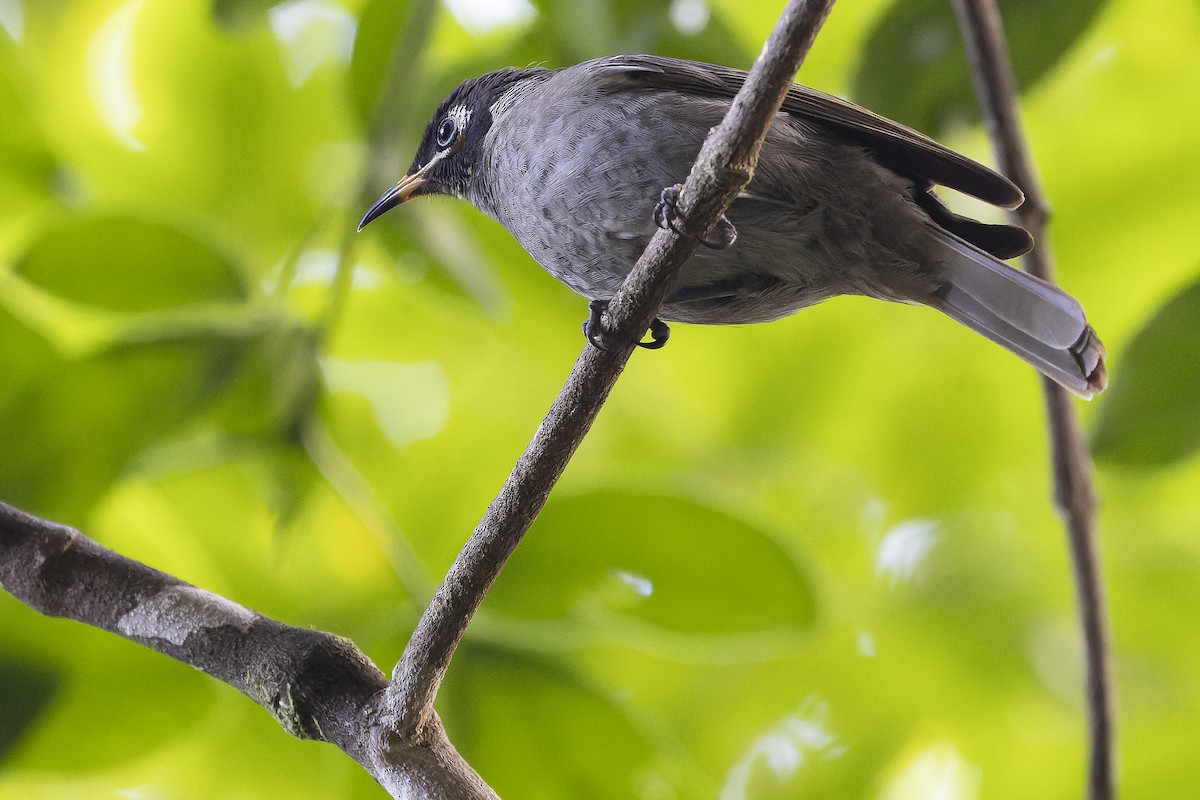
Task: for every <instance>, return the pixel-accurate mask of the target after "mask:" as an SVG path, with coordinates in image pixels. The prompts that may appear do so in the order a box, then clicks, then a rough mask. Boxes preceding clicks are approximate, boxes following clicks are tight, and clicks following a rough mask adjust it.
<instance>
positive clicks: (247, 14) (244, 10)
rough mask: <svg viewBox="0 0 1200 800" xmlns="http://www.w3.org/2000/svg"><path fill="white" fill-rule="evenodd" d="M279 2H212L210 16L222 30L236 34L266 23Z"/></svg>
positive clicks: (244, 0)
mask: <svg viewBox="0 0 1200 800" xmlns="http://www.w3.org/2000/svg"><path fill="white" fill-rule="evenodd" d="M278 3H279V0H213V3H212V15H213V19H214V20H216V22H217V24H218V25H220V26H221V27H222V28H223V29H224V30H227V31H230V32H233V33H236V32H238V31H241V30H245V29H247V28H251V27H253V26H255V25H258V24H261V23H263V22H265V21H266V18H267V12H268V11H270V9H271V6H274V5H277V4H278Z"/></svg>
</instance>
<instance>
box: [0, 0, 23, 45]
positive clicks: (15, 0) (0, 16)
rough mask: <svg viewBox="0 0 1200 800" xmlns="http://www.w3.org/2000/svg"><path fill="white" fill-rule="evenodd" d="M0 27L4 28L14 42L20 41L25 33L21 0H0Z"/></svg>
mask: <svg viewBox="0 0 1200 800" xmlns="http://www.w3.org/2000/svg"><path fill="white" fill-rule="evenodd" d="M0 28H4V30H5V31H6V32H7V33H8V35H9V36H11V37H12V40H13V41H14V42H19V41H21V37H22V36H24V35H25V8H24V7H23V6H22V5H21V0H0Z"/></svg>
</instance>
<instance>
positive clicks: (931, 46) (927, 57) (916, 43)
mask: <svg viewBox="0 0 1200 800" xmlns="http://www.w3.org/2000/svg"><path fill="white" fill-rule="evenodd" d="M950 42H951V35H950V31H949V30H947V28H946V27H944V26H942V25H937V24H933V25H925V26H923V27H920V28H917V29H916V30H914V31H913V32H912V33H911V34H910V35H909V38H908V47H909V50H910V51H911V52H912V55H913V58H914V59H916V61H917V62H918V63H921V64H931V63H933V62H934V61H937V60H938V59H939V58H941V57H942V56H943V55H945V53H946V51H947V50H948V49H949V47H950Z"/></svg>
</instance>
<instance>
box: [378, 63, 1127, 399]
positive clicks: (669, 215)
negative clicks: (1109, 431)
mask: <svg viewBox="0 0 1200 800" xmlns="http://www.w3.org/2000/svg"><path fill="white" fill-rule="evenodd" d="M746 75H747V73H746V72H744V71H742V70H738V69H734V68H731V67H723V66H717V65H713V64H705V63H701V62H696V61H686V60H682V59H675V58H668V57H663V56H651V55H620V56H609V57H604V58H597V59H593V60H590V61H584V62H582V63H579V64H575V65H573V66H569V67H566V68H563V69H559V70H551V69H547V68H544V67H531V68H525V69H519V68H514V67H506V68H503V69H499V70H496V71H493V72H489V73H486V74H484V75H481V76H479V77H473V78H469V79H467V80H465V81H463V82H462V83H461V84H460V85H459V86H458V87H457V88H455V89H454V90H453V91H451V92H450V94H449V96H447V97H446V99H445V100H444V101H442V103H441V104H440V105H439V107H438V108H437V111H436V112H435V113H434V115H433V117H432V118H431V119H430V121H429V123H428V125H427V126H426V129H425V132H424V135H423V138H422V140H421V143H420V145H419V147H418V149H417V152H416V156H415V158H414V160H413V162H412V166H411V167H410V169H409V171H408V173H407V174H406V175H405V176H404V177H403V178H402V179H401V180H400V181H399V182H397V183H396V184H395V185H394V186H392V187H391V188H390V189H388V190H387V191H386V192H385V193H384V194H383V195H382V196H381V197H380V198H379V199H378V200H377V201H375V203H374V204H372V205H371V206H370V208H369V210H368V211H367V212H366V214H365V215H364V216H363V218H362V221H361V222H360V223H359V226H358V229H359V230H360V231H361V230H362V229H363V227H365V226H366V225H367V224H369V223H370V222H371V221H372V220H374V219H376V218H378V217H379V216H380V215H382V214H384V213H385V212H387V211H388V210H390V209H392V208H395V207H396V206H399V205H400V204H402V203H405V202H407V201H409V200H412V199H414V198H416V197H420V196H423V195H448V196H451V197H456V198H459V199H463V200H466V201H468V202H469V203H471V204H472V205H474V206H475V207H476V208H478V209H479V210H480V211H482V212H484V213H485V214H487V215H488V216H490V217H492V218H494V219H495V220H497V221H498V222H499V223H500V224H501V225H503V226H504V227H505V228H506V229H507V230H508V231H509V232H510V233H511V234H512V235H513V236H514V237H515V238H516V240H517V241H518V242H519V243H520V244H521V245H522V246H523V247H524V248H525V250H526V251H527V252H528V253H529V254H530V255H531V256H532V257H533V259H534V260H535V261H537V262H538V263H539V264H540V265H541V266H542V267H544V268H545V269H546V270H547V271H548V272H550V273H551V274H552V275H554V276H555V277H556V278H558V279H559V280H561V281H562V282H563V283H565V284H566V285H567V286H569V287H570V288H571V289H573V290H574V291H575V292H577V293H579V294H580V295H582V296H584V297H585V298H587V299H588V300H589V301H590V302H589V308H590V309H591V312H590V316H589V319H588V321H587V322H585V323H584V326H583V327H584V333H585V335H587V336H588V338H589V339H590V340H591V341H592V342H593V344H596V345H597V346H600V345H601V343H600V342H599V341H597V339H596V336H597V334H598V332H599V330H600V328H599V324H600V320H601V316H600V315H601V314H602V313H603V311H604V307H605V304H606V303H607V301H608V299H609V298H611V297H612V295H613V294H614V293H615V292H616V291H617V289H618V288H619V287H620V286H621V284H622V282H623V281H624V280H625V278H626V276H627V275H628V274H629V272H630V270H631V269H632V267H633V265H634V263H635V262H636V261H637V259H638V257H639V256H640V254H641V252H642V251H643V250H644V249H645V247H646V245H647V243H648V242H649V240H650V238H651V237H652V236H653V235H654V233H655V232H656V230H657V229H658V228H659V227H671V228H673V229H676V230H677V231H678V226H677V224H676V223H677V222H678V218H677V208H676V202H675V201H676V200H677V197H678V189H679V184H680V182H681V181H683V180H684V179H685V178H686V177H687V175H688V173H689V171H690V169H691V166H692V162H693V161H694V160H695V158H696V155H697V154H698V153H699V151H700V148H701V146H702V144H703V142H704V140H705V137H706V136H707V134H708V132H709V130H710V129H711V128H713V127H714V126H716V125H717V124H718V123H719V122H720V121H721V119H722V118H723V117H724V115H725V113H726V112H727V111H728V109H729V107H730V104H731V102H732V99H733V97H734V95H735V94H736V93H737V91H738V90H739V89H740V88H741V87H742V84H743V83H744V82H745V80H746ZM938 187H945V188H947V189H951V190H955V191H958V192H961V193H963V194H967V195H971V196H973V197H976V198H978V199H980V200H982V201H984V202H986V203H989V204H992V205H995V206H998V207H1001V208H1010V209H1011V208H1015V207H1017V206H1019V205H1020V204H1021V203H1022V202H1023V200H1024V197H1023V194H1022V192H1021V190H1020V189H1019V188H1018V187H1017V186H1016V185H1015V184H1013V183H1012V182H1011V181H1009V180H1008V179H1007V178H1005V177H1004V176H1002V175H1000V174H999V173H997V172H995V171H993V170H991V169H989V168H988V167H986V166H984V165H982V164H979V163H977V162H976V161H974V160H972V159H969V158H967V157H965V156H963V155H960V154H959V153H957V152H955V151H953V150H950V149H948V148H946V147H944V146H942V145H941V144H938V143H937V142H935V141H934V140H933V139H931V138H929V137H927V136H925V135H923V134H921V133H919V132H917V131H915V130H913V129H911V128H909V127H907V126H904V125H902V124H900V123H897V122H893V121H892V120H890V119H887V118H885V117H883V116H880V115H878V114H875V113H874V112H871V111H868V110H866V109H864V108H861V107H859V106H857V105H854V104H852V103H850V102H848V101H846V100H842V99H840V98H837V97H835V96H832V95H829V94H826V93H823V92H820V91H818V90H815V89H811V88H809V87H806V86H803V85H801V84H797V83H793V84H791V85H790V86H789V88H788V90H787V93H786V95H785V97H784V100H783V104H782V107H781V108H780V110H779V112H778V113H777V114H776V116H775V117H774V119H773V120H772V122H771V124H770V127H769V128H768V131H767V133H766V137H765V139H764V141H763V145H762V148H761V151H760V156H759V159H758V162H757V165H756V167H755V169H754V172H753V175H752V178H751V180H750V181H749V183H748V184H747V185H746V187H745V188H744V190H743V191H742V192H741V193H740V194H739V195H737V196H736V197H735V199H734V200H733V202H732V203H731V204H730V206H729V208H728V209H727V210H726V212H725V215H724V216H723V217H722V218H721V219H720V220H719V221H718V223H717V224H716V225H715V226H714V228H713V229H712V230H711V231H710V232H709V233H707V234H706V235H704V236H703V237H701V244H703V245H705V246H704V247H698V248H697V252H696V254H695V255H694V256H693V257H692V258H691V259H690V260H689V261H688V262H687V264H685V265H684V267H683V269H682V271H681V273H680V275H679V276H678V277H677V279H676V282H675V284H674V285H673V287H672V289H671V292H670V294H669V295H668V296H667V298H666V301H665V303H664V305H663V307H662V309H661V310H660V311H659V314H658V318H656V319H655V321H654V324H653V325H652V326H651V328H650V336H651V339H649V340H647V341H643V342H639V344H641V345H642V346H645V347H659V346H661V345H662V344H664V343H665V342H666V339H667V337H668V335H669V333H670V329H669V327H668V326H667V324H666V322H685V323H697V324H712V325H727V324H743V323H757V322H767V321H771V320H775V319H779V318H781V317H785V316H788V315H790V314H792V313H794V312H796V311H798V310H800V309H802V308H804V307H806V306H810V305H813V304H814V303H818V302H820V301H822V300H826V299H828V298H831V297H835V296H838V295H865V296H868V297H875V298H879V299H883V300H890V301H898V302H903V303H910V304H923V305H926V306H930V307H932V308H935V309H937V310H939V311H941V312H943V313H944V314H947V315H948V316H950V317H951V318H953V319H955V320H957V321H958V322H960V323H962V324H964V325H966V326H967V327H968V328H970V329H972V330H974V331H976V332H978V333H980V334H982V335H983V336H985V337H987V338H988V339H990V340H992V341H993V342H996V343H997V344H1000V345H1001V346H1003V347H1005V348H1007V349H1008V350H1009V351H1011V352H1012V353H1014V354H1016V355H1017V356H1018V357H1020V358H1021V359H1023V360H1024V361H1026V362H1027V363H1028V364H1030V365H1032V366H1033V367H1034V368H1036V369H1037V370H1039V371H1040V372H1041V373H1042V374H1043V375H1046V376H1047V377H1049V378H1050V379H1052V380H1054V381H1055V382H1057V383H1059V384H1061V385H1062V386H1064V387H1066V388H1067V389H1069V390H1070V391H1072V392H1074V393H1075V394H1077V395H1079V396H1082V397H1085V398H1090V397H1091V396H1092V395H1093V394H1095V393H1097V392H1100V391H1102V390H1103V389H1104V388H1105V386H1106V385H1107V371H1106V367H1105V363H1104V357H1105V351H1104V345H1103V344H1102V343H1101V342H1100V339H1099V337H1098V336H1097V335H1096V332H1095V331H1094V330H1093V329H1092V327H1091V325H1089V324H1088V321H1087V317H1086V315H1085V313H1084V311H1083V308H1082V307H1081V305H1080V304H1079V302H1078V301H1077V300H1075V298H1073V297H1072V296H1071V295H1069V294H1067V293H1066V292H1065V291H1063V290H1062V289H1060V288H1058V287H1057V286H1055V285H1053V284H1051V283H1049V282H1047V281H1043V280H1041V279H1039V278H1037V277H1035V276H1033V275H1030V274H1029V273H1027V272H1025V271H1023V270H1020V269H1017V268H1015V267H1012V266H1010V265H1008V264H1006V263H1005V259H1009V258H1013V257H1015V256H1018V255H1021V254H1022V253H1024V252H1027V251H1028V250H1029V249H1030V248H1031V247H1032V246H1033V240H1032V237H1031V236H1030V234H1029V233H1028V232H1027V231H1026V230H1025V229H1024V228H1022V227H1020V226H1016V225H1008V224H991V223H984V222H980V221H977V220H975V219H972V218H969V217H966V216H963V215H960V214H957V213H955V212H953V211H951V210H950V208H949V207H948V206H947V205H946V204H945V203H944V202H943V200H942V199H941V198H940V196H939V195H938V194H937V188H938Z"/></svg>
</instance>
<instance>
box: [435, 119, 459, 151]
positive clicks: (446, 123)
mask: <svg viewBox="0 0 1200 800" xmlns="http://www.w3.org/2000/svg"><path fill="white" fill-rule="evenodd" d="M457 134H458V123H457V122H455V121H454V118H453V117H446V118H445V119H444V120H442V124H441V125H438V129H437V144H438V147H449V146H450V143H451V142H453V141H454V137H455V136H456V135H457Z"/></svg>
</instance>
